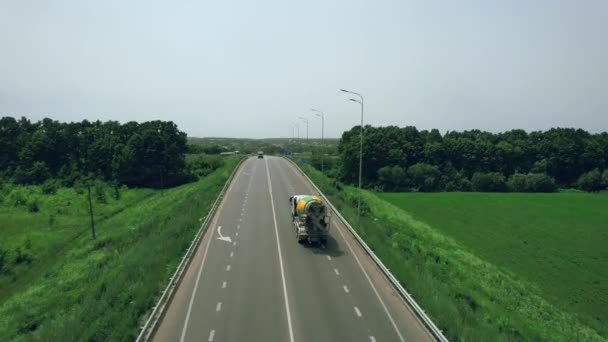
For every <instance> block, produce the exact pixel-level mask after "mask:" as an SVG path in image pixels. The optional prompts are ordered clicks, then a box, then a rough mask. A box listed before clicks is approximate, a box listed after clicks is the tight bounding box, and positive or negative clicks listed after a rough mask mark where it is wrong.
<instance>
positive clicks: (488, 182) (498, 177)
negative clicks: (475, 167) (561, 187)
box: [471, 172, 507, 192]
mask: <svg viewBox="0 0 608 342" xmlns="http://www.w3.org/2000/svg"><path fill="white" fill-rule="evenodd" d="M471 184H472V185H473V190H475V191H481V192H503V191H506V190H507V184H506V182H505V176H504V175H503V174H502V173H500V172H487V173H482V172H475V174H474V175H473V178H471Z"/></svg>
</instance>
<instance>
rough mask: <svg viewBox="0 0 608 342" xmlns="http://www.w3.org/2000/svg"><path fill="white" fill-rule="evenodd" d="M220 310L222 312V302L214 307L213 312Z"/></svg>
mask: <svg viewBox="0 0 608 342" xmlns="http://www.w3.org/2000/svg"><path fill="white" fill-rule="evenodd" d="M220 310H222V302H218V303H217V305H216V306H215V311H217V312H219V311H220Z"/></svg>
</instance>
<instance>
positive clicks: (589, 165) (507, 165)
mask: <svg viewBox="0 0 608 342" xmlns="http://www.w3.org/2000/svg"><path fill="white" fill-rule="evenodd" d="M359 132H360V126H355V127H353V128H352V129H350V130H349V131H346V132H344V133H343V135H342V138H341V139H340V142H339V145H338V152H339V156H340V163H339V165H338V166H337V167H336V169H335V170H334V171H335V173H336V174H335V176H337V177H339V178H340V179H341V180H342V181H344V182H346V183H350V184H357V182H358V173H359V134H360V133H359ZM364 140H365V141H364V145H363V160H364V164H363V165H364V167H363V172H362V183H363V185H364V186H365V187H368V188H373V187H379V188H381V189H383V190H385V191H399V190H401V191H402V190H413V191H444V190H445V191H471V190H475V191H518V192H519V191H522V192H551V191H556V190H557V189H558V188H580V189H582V190H586V191H599V190H602V189H604V188H606V187H607V186H608V133H606V132H603V133H599V134H590V133H589V132H587V131H585V130H582V129H573V128H553V129H550V130H548V131H545V132H541V131H534V132H530V133H528V132H526V131H524V130H521V129H516V130H510V131H507V132H503V133H490V132H484V131H480V130H470V131H464V132H455V131H452V132H447V133H446V134H444V135H442V134H441V133H440V132H439V131H438V130H437V129H433V130H430V131H427V130H421V131H419V130H418V129H417V128H416V127H412V126H408V127H403V128H402V127H396V126H388V127H372V126H369V125H368V126H365V133H364Z"/></svg>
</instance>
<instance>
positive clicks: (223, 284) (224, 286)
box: [222, 281, 227, 289]
mask: <svg viewBox="0 0 608 342" xmlns="http://www.w3.org/2000/svg"><path fill="white" fill-rule="evenodd" d="M226 285H227V283H226V282H225V281H224V282H223V283H222V288H223V289H225V288H226Z"/></svg>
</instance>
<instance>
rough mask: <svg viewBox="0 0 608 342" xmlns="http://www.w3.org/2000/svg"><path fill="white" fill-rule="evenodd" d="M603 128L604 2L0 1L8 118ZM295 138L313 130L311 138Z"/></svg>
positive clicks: (247, 129) (204, 125)
mask: <svg viewBox="0 0 608 342" xmlns="http://www.w3.org/2000/svg"><path fill="white" fill-rule="evenodd" d="M340 88H346V89H350V90H354V91H357V92H361V93H362V94H363V95H364V96H365V101H366V106H365V115H366V116H365V122H366V123H370V124H373V125H399V126H405V125H416V126H418V127H419V128H421V129H431V128H439V129H440V130H441V131H442V132H445V131H446V130H464V129H473V128H478V129H483V130H490V131H494V132H498V131H504V130H507V129H512V128H524V129H526V130H544V129H548V128H550V127H554V126H561V127H564V126H567V127H580V128H584V129H587V130H589V131H593V132H597V131H605V130H608V1H605V0H597V1H593V0H588V1H586V0H580V1H575V0H571V1H559V0H534V1H530V0H521V1H520V0H504V1H488V0H480V1H468V0H466V1H465V0H463V1H429V0H420V1H407V0H395V1H380V0H378V1H370V0H366V1H359V0H350V1H341V0H339V1H331V0H307V1H286V0H274V1H272V0H271V1H268V0H256V1H251V0H247V1H245V0H242V1H231V0H221V1H217V0H216V1H204V0H198V1H179V0H172V1H168V0H167V1H153V0H145V1H131V0H130V1H124V0H120V1H118V0H105V1H83V0H74V1H64V0H53V1H47V0H40V1H35V0H15V1H10V0H0V116H6V115H8V116H15V117H19V116H26V117H28V118H30V119H32V120H38V119H40V118H43V117H47V116H48V117H51V118H53V119H57V120H61V121H75V120H76V121H80V120H82V119H85V118H86V119H89V120H96V119H100V120H119V121H121V122H125V121H129V120H136V121H146V120H155V119H161V120H173V121H175V122H176V123H177V124H178V125H179V127H180V128H181V129H182V130H184V131H186V132H187V133H188V135H189V136H224V137H226V136H230V137H253V138H260V137H279V136H283V137H284V136H289V135H291V130H290V129H289V127H288V125H289V121H290V120H291V121H299V120H298V118H297V117H298V116H308V117H309V118H310V120H311V121H310V122H311V126H310V136H311V137H313V136H319V135H320V119H319V118H317V117H314V116H313V115H312V114H313V113H312V112H310V108H318V109H321V110H324V111H325V112H326V135H327V136H333V137H339V136H340V135H341V133H342V132H343V131H344V130H346V129H349V128H351V127H352V126H354V125H357V124H358V122H359V118H360V117H359V113H360V112H359V107H358V106H357V104H356V103H353V102H350V101H348V96H347V95H346V94H343V93H340V92H339V89H340ZM301 126H302V127H301V128H300V132H301V134H304V132H305V128H304V125H303V124H301Z"/></svg>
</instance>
